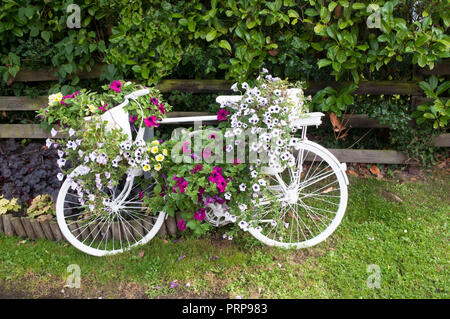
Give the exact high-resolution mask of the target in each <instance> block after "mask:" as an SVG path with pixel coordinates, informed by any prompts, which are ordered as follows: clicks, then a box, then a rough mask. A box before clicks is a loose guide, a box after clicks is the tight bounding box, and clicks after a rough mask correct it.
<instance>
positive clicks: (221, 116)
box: [217, 109, 230, 122]
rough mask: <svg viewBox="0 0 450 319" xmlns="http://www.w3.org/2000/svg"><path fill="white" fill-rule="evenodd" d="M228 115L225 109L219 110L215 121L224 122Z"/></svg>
mask: <svg viewBox="0 0 450 319" xmlns="http://www.w3.org/2000/svg"><path fill="white" fill-rule="evenodd" d="M228 114H230V112H228V111H227V110H225V109H220V110H219V112H217V120H218V121H219V122H220V121H225V120H226V119H227V115H228Z"/></svg>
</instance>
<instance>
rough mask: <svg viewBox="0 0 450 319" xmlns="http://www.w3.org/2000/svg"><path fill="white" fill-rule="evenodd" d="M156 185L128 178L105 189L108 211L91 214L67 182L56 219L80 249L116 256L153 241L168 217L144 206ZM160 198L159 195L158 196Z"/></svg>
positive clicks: (59, 197)
mask: <svg viewBox="0 0 450 319" xmlns="http://www.w3.org/2000/svg"><path fill="white" fill-rule="evenodd" d="M155 184H156V182H155V181H154V180H153V179H151V180H148V179H145V178H144V176H138V177H134V176H132V175H128V174H125V175H124V176H123V178H122V179H121V182H120V183H119V184H118V185H117V186H116V187H115V188H114V189H108V188H105V189H102V191H101V194H102V195H101V196H102V198H101V200H102V201H105V202H106V203H107V204H105V207H102V208H99V209H94V210H93V211H91V210H90V209H89V207H88V206H87V205H86V204H83V200H80V197H79V195H78V193H77V192H76V191H75V190H73V189H72V188H71V183H70V182H69V181H68V180H67V179H66V180H65V181H64V183H63V185H62V187H61V189H60V191H59V194H58V199H57V202H56V217H57V221H58V225H59V228H60V229H61V232H62V233H63V235H64V237H65V238H66V239H67V240H68V241H69V242H70V243H71V244H72V245H73V246H75V247H76V248H77V249H79V250H81V251H83V252H85V253H87V254H90V255H93V256H105V255H113V254H117V253H120V252H123V251H126V250H129V249H131V248H133V247H135V246H138V245H143V244H145V243H147V242H148V241H149V240H151V239H152V238H153V237H154V236H155V235H156V234H157V232H158V231H159V229H160V228H161V226H162V224H163V222H164V219H165V218H166V213H165V212H163V211H159V210H157V209H152V208H147V207H145V206H144V205H143V199H142V197H143V195H144V194H145V195H147V196H153V187H154V186H155ZM156 196H159V195H156Z"/></svg>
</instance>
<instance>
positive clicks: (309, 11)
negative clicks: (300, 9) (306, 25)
mask: <svg viewBox="0 0 450 319" xmlns="http://www.w3.org/2000/svg"><path fill="white" fill-rule="evenodd" d="M305 14H306V15H307V16H308V17H315V16H318V15H319V13H318V12H317V11H316V10H315V9H313V8H308V9H306V10H305Z"/></svg>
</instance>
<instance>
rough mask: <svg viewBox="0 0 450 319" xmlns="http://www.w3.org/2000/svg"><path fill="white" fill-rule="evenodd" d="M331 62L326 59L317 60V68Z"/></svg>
mask: <svg viewBox="0 0 450 319" xmlns="http://www.w3.org/2000/svg"><path fill="white" fill-rule="evenodd" d="M331 63H332V62H331V61H330V60H328V59H320V60H319V61H318V62H317V65H318V66H319V69H321V68H324V67H326V66H327V65H330V64H331Z"/></svg>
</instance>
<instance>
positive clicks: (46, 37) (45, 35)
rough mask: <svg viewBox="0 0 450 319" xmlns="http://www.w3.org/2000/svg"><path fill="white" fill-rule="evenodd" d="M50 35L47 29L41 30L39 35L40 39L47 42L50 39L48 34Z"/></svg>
mask: <svg viewBox="0 0 450 319" xmlns="http://www.w3.org/2000/svg"><path fill="white" fill-rule="evenodd" d="M51 35H52V34H51V33H50V32H49V31H42V32H41V37H42V39H44V40H45V42H49V41H50V36H51Z"/></svg>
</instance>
